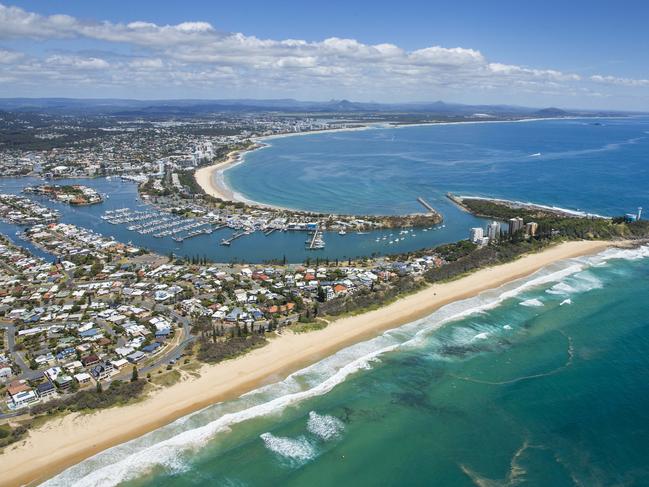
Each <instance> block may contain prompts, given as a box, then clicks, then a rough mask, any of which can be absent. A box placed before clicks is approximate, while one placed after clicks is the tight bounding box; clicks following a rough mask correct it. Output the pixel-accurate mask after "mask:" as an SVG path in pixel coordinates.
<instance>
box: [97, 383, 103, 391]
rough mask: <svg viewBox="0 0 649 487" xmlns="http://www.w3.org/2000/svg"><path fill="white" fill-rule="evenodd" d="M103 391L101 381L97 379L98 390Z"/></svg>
mask: <svg viewBox="0 0 649 487" xmlns="http://www.w3.org/2000/svg"><path fill="white" fill-rule="evenodd" d="M102 391H103V389H102V387H101V382H99V381H97V392H99V393H101V392H102Z"/></svg>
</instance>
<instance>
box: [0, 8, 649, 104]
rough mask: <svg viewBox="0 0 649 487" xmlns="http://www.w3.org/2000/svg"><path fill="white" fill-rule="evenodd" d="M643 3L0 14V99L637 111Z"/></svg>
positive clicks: (648, 35)
mask: <svg viewBox="0 0 649 487" xmlns="http://www.w3.org/2000/svg"><path fill="white" fill-rule="evenodd" d="M647 19H649V2H646V1H640V0H618V1H616V2H613V1H610V0H608V1H600V0H590V1H583V0H562V1H555V0H544V1H542V2H541V1H538V2H527V1H523V0H518V1H510V0H490V1H484V0H474V1H467V0H444V1H435V0H428V1H412V0H401V1H398V2H395V1H381V0H375V1H371V2H370V1H364V0H360V1H354V0H346V1H339V0H329V1H327V2H308V1H304V0H302V1H282V0H274V1H272V2H269V1H268V0H266V1H261V0H259V1H254V0H237V1H234V2H233V1H228V2H225V1H197V0H183V1H182V2H180V1H174V2H171V1H169V2H161V1H159V0H158V1H150V0H130V1H128V2H126V1H122V0H111V1H87V0H65V1H62V0H49V1H43V0H26V1H18V0H15V1H14V2H12V3H6V2H5V0H0V97H22V96H29V97H55V96H56V97H58V96H61V97H75V98H139V99H169V98H203V99H222V98H295V99H300V100H315V101H320V100H329V99H349V100H353V101H377V102H415V101H436V100H444V101H448V102H458V103H472V104H476V103H479V104H480V103H482V104H495V103H505V104H516V105H526V106H537V107H547V106H559V107H564V108H592V109H622V110H649V29H647V28H646V22H647Z"/></svg>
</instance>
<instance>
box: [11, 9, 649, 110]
mask: <svg viewBox="0 0 649 487" xmlns="http://www.w3.org/2000/svg"><path fill="white" fill-rule="evenodd" d="M2 39H5V40H8V39H23V40H29V39H31V40H32V42H33V43H34V44H36V45H41V46H42V47H45V48H47V40H48V39H80V40H83V39H92V40H95V41H98V42H99V43H100V44H103V45H105V46H106V48H105V51H103V52H102V53H100V54H93V55H84V54H82V53H81V52H65V53H57V54H47V55H40V56H39V55H31V56H27V55H23V54H21V53H18V52H14V51H7V50H2V49H0V83H4V84H5V85H6V84H11V83H13V84H15V83H16V82H18V81H19V82H20V84H21V86H23V85H24V86H27V85H29V84H32V85H41V86H50V85H49V84H47V81H48V80H76V81H78V82H83V83H94V84H95V85H96V86H98V87H107V88H110V87H118V88H120V89H121V88H123V87H127V86H131V87H138V86H139V87H142V89H143V90H145V91H147V92H148V90H150V89H153V88H156V89H158V90H162V89H166V86H167V85H168V84H172V85H174V86H180V87H183V88H184V89H185V92H184V93H183V94H184V95H187V93H196V89H199V91H200V90H202V91H200V93H208V94H210V95H211V96H228V95H232V94H237V93H239V91H238V90H243V91H245V95H248V94H250V95H253V94H262V95H263V96H287V95H289V96H304V94H305V93H314V94H316V95H317V97H318V98H324V97H332V96H349V97H353V98H359V97H370V98H374V99H383V100H385V99H395V98H400V99H419V100H421V99H431V98H437V97H441V96H442V95H449V94H450V95H463V94H466V93H472V92H490V93H500V94H509V95H516V94H521V93H523V94H528V93H536V94H544V95H547V96H564V97H565V96H594V95H590V93H597V95H598V96H605V93H604V94H601V93H599V91H594V90H589V88H588V85H589V84H590V86H594V85H600V88H602V86H603V85H619V86H626V87H630V88H635V89H641V88H644V87H647V86H649V80H643V79H630V78H618V77H614V76H604V75H594V76H590V77H586V78H584V77H582V76H580V75H579V74H577V73H570V72H563V71H560V70H556V69H539V68H535V67H529V66H518V65H513V64H505V63H500V62H497V61H494V60H489V59H487V58H486V57H485V55H484V54H483V53H481V52H480V51H478V50H476V49H470V48H464V47H443V46H430V47H424V48H421V49H416V50H411V51H408V50H406V49H403V48H401V47H399V46H397V45H394V44H389V43H380V44H373V45H371V44H364V43H362V42H359V41H357V40H355V39H343V38H338V37H331V38H328V39H324V40H321V41H316V42H309V41H305V40H300V39H284V40H274V39H260V38H258V37H255V36H250V35H245V34H242V33H221V32H219V31H217V29H215V28H214V26H212V25H211V24H210V23H208V22H203V21H191V22H182V23H179V24H175V25H158V24H155V23H152V22H147V21H132V22H129V23H113V22H107V21H104V22H99V21H82V20H79V19H77V18H75V17H72V16H68V15H50V16H44V15H39V14H36V13H33V12H28V11H25V10H23V9H21V8H18V7H10V6H4V5H2V4H0V41H2ZM68 42H69V43H74V40H73V41H68ZM111 45H120V46H124V45H125V46H127V47H130V48H131V51H132V52H134V53H137V55H135V56H133V57H129V56H124V55H120V56H117V55H111V53H110V51H111ZM37 51H38V49H35V50H32V52H37ZM112 93H114V92H111V94H112ZM174 93H177V91H176V92H174ZM128 94H130V92H129V93H128Z"/></svg>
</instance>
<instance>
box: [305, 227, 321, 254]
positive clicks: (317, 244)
mask: <svg viewBox="0 0 649 487" xmlns="http://www.w3.org/2000/svg"><path fill="white" fill-rule="evenodd" d="M324 247H325V243H324V240H323V239H322V232H321V231H320V230H315V231H314V232H313V236H312V237H311V239H309V240H307V245H306V249H307V250H320V249H324Z"/></svg>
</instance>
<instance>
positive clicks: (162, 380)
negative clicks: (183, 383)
mask: <svg viewBox="0 0 649 487" xmlns="http://www.w3.org/2000/svg"><path fill="white" fill-rule="evenodd" d="M179 380H180V372H178V371H177V370H171V371H169V372H166V373H164V374H161V375H154V376H152V377H151V382H152V383H154V384H155V385H157V386H162V387H169V386H172V385H174V384H175V383H176V382H178V381H179Z"/></svg>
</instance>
